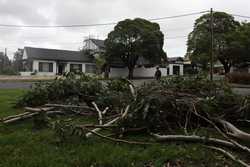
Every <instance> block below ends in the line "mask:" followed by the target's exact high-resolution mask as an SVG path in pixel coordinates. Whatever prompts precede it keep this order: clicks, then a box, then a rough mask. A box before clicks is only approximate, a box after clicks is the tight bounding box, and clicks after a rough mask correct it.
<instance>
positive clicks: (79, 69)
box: [70, 64, 82, 72]
mask: <svg viewBox="0 0 250 167" xmlns="http://www.w3.org/2000/svg"><path fill="white" fill-rule="evenodd" d="M70 72H82V64H70Z"/></svg>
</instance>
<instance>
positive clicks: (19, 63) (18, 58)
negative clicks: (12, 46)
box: [13, 49, 24, 72]
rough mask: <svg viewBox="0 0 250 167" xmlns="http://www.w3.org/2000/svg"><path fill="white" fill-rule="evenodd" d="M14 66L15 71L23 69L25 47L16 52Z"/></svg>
mask: <svg viewBox="0 0 250 167" xmlns="http://www.w3.org/2000/svg"><path fill="white" fill-rule="evenodd" d="M13 67H14V70H15V71H18V72H20V71H22V70H24V69H23V49H18V50H17V51H16V52H15V53H14V61H13Z"/></svg>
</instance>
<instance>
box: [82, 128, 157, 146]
mask: <svg viewBox="0 0 250 167" xmlns="http://www.w3.org/2000/svg"><path fill="white" fill-rule="evenodd" d="M86 130H87V131H89V133H92V134H94V135H96V136H98V137H101V138H104V139H106V140H110V141H112V142H117V143H126V144H135V145H153V144H155V143H148V142H138V141H128V140H122V139H115V138H112V137H108V136H104V135H102V134H100V133H97V132H93V131H92V130H89V129H87V128H86Z"/></svg>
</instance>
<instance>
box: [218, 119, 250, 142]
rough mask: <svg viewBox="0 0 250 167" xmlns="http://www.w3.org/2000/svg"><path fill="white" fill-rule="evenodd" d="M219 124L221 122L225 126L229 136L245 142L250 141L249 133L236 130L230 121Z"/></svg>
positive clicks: (222, 121)
mask: <svg viewBox="0 0 250 167" xmlns="http://www.w3.org/2000/svg"><path fill="white" fill-rule="evenodd" d="M218 122H220V123H221V124H222V125H223V126H224V128H225V129H226V130H227V134H228V135H230V136H232V137H234V138H237V139H240V140H243V141H250V134H249V133H246V132H243V131H242V130H240V129H238V128H236V127H235V126H234V125H233V124H231V123H230V122H228V121H225V120H218Z"/></svg>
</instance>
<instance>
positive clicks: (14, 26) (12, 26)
mask: <svg viewBox="0 0 250 167" xmlns="http://www.w3.org/2000/svg"><path fill="white" fill-rule="evenodd" d="M207 12H209V11H200V12H193V13H186V14H180V15H174V16H166V17H158V18H151V19H147V20H149V21H160V20H166V19H174V18H180V17H187V16H193V15H198V14H204V13H207ZM116 24H117V22H109V23H94V24H72V25H17V24H0V27H8V28H74V27H76V28H77V27H98V26H109V25H116Z"/></svg>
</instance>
